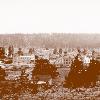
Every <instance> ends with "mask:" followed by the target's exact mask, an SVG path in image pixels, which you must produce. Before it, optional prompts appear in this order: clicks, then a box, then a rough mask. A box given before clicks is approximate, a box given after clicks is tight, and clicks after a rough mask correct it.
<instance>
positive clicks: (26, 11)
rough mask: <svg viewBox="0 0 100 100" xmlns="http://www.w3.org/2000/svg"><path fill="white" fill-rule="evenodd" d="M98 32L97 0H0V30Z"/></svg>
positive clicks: (98, 10)
mask: <svg viewBox="0 0 100 100" xmlns="http://www.w3.org/2000/svg"><path fill="white" fill-rule="evenodd" d="M15 32H16V33H17V32H21V33H34V32H35V33H38V32H48V33H51V32H64V33H69V32H70V33H79V32H81V33H84V32H85V33H91V32H92V33H100V0H0V33H15Z"/></svg>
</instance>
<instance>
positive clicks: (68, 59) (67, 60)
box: [63, 51, 72, 67]
mask: <svg viewBox="0 0 100 100" xmlns="http://www.w3.org/2000/svg"><path fill="white" fill-rule="evenodd" d="M71 62H72V61H71V57H70V56H69V55H68V53H67V51H65V52H64V56H63V66H64V67H69V66H70V65H71Z"/></svg>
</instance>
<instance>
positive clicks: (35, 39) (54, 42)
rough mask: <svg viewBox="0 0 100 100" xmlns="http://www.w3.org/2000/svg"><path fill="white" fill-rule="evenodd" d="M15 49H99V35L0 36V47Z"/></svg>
mask: <svg viewBox="0 0 100 100" xmlns="http://www.w3.org/2000/svg"><path fill="white" fill-rule="evenodd" d="M9 45H14V46H15V47H43V46H44V45H45V47H47V48H49V47H50V48H56V47H58V48H60V47H61V48H63V47H65V46H69V47H100V34H65V33H53V34H47V33H45V34H42V33H39V34H35V33H34V34H20V33H16V34H0V46H9Z"/></svg>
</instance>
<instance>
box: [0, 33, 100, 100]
mask: <svg viewBox="0 0 100 100" xmlns="http://www.w3.org/2000/svg"><path fill="white" fill-rule="evenodd" d="M0 100H100V34H84V33H83V34H76V33H75V34H74V33H73V34H72V33H68V34H66V33H52V34H48V33H39V34H35V33H34V34H21V33H16V34H0Z"/></svg>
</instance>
